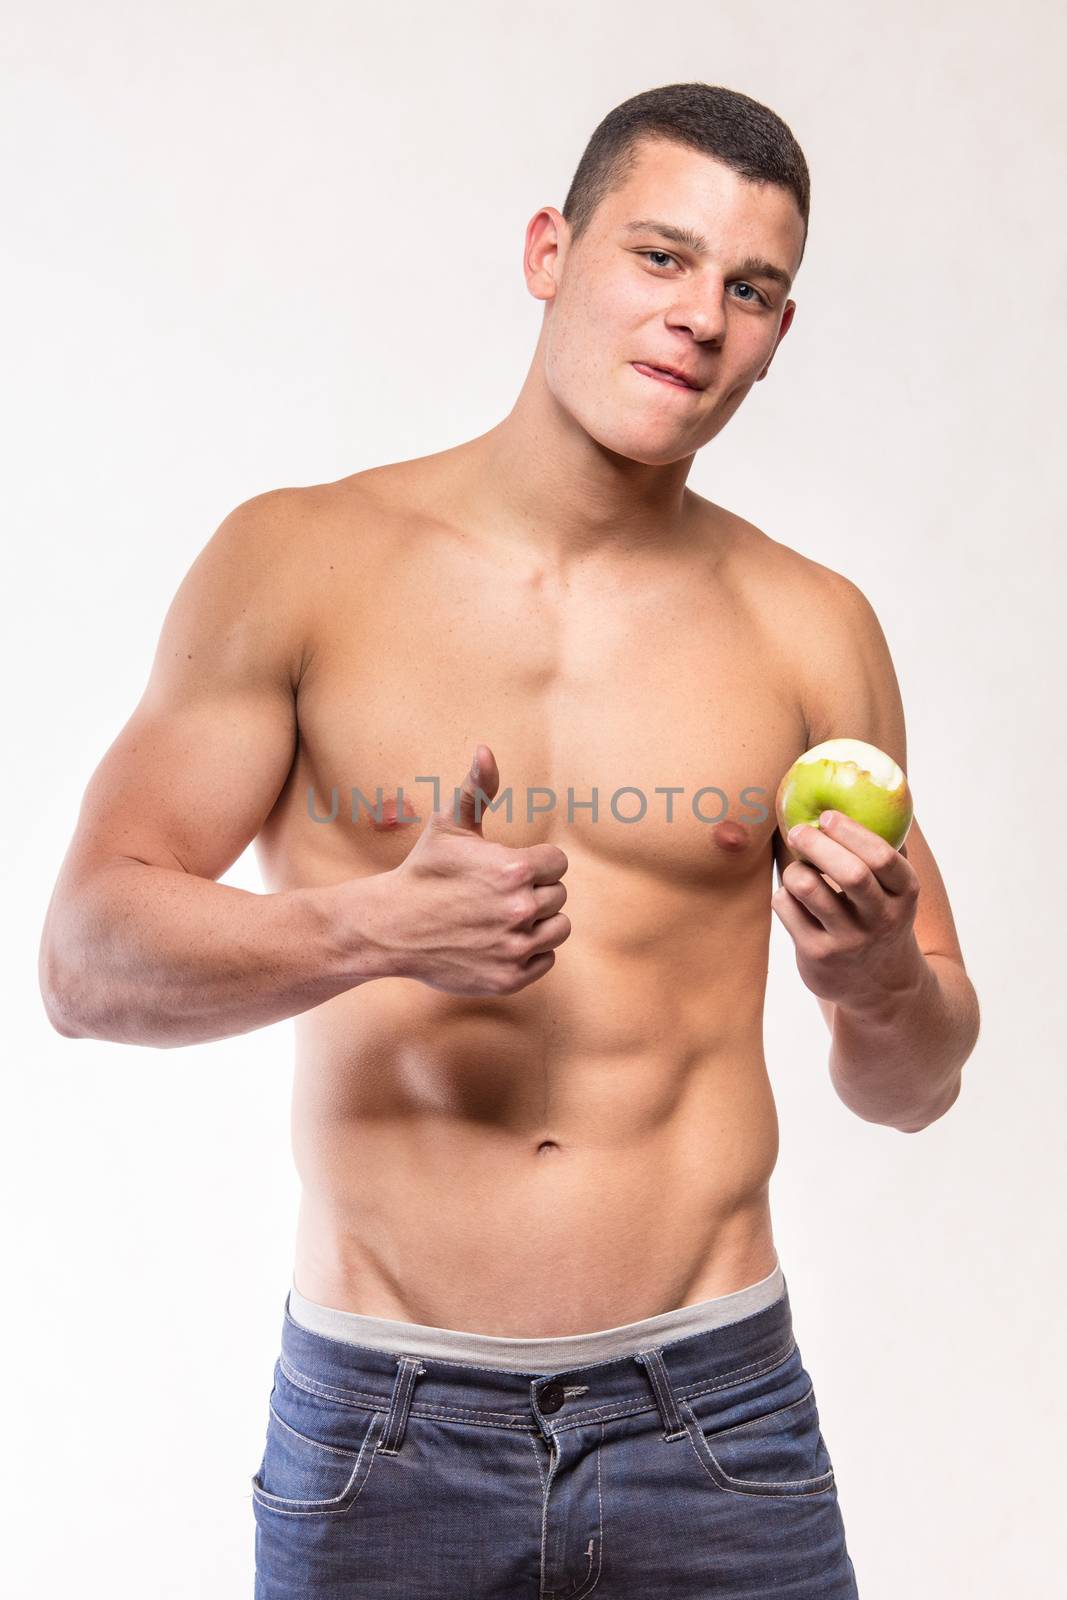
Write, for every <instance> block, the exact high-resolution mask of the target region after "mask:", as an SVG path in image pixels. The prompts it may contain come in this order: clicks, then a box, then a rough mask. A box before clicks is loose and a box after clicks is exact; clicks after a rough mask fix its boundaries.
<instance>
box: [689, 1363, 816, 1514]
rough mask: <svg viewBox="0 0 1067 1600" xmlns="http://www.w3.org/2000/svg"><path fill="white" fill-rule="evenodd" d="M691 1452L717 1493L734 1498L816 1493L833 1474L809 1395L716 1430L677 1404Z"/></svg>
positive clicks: (712, 1422)
mask: <svg viewBox="0 0 1067 1600" xmlns="http://www.w3.org/2000/svg"><path fill="white" fill-rule="evenodd" d="M681 1409H682V1411H683V1412H684V1413H685V1415H686V1426H687V1428H689V1431H690V1436H691V1438H692V1440H693V1444H694V1447H695V1448H696V1450H697V1454H698V1456H699V1457H700V1460H701V1462H702V1464H703V1465H704V1467H705V1469H706V1470H707V1472H708V1474H709V1476H710V1477H711V1478H712V1479H713V1480H714V1482H715V1483H717V1484H718V1486H719V1488H720V1489H725V1490H729V1491H730V1492H732V1493H734V1494H761V1495H793V1494H822V1493H824V1492H825V1491H826V1490H827V1489H832V1488H833V1486H834V1469H833V1463H832V1462H831V1460H830V1454H829V1451H828V1450H827V1448H826V1441H825V1440H824V1439H823V1436H822V1431H821V1429H820V1426H819V1409H818V1406H817V1405H816V1402H815V1391H814V1389H813V1388H812V1387H811V1386H810V1385H809V1387H808V1389H807V1390H806V1392H805V1393H804V1394H802V1395H801V1396H800V1398H799V1399H798V1400H794V1401H792V1402H791V1403H790V1404H788V1405H782V1406H778V1407H777V1408H776V1409H775V1410H773V1411H768V1412H765V1413H764V1414H763V1415H760V1416H755V1417H752V1418H750V1419H749V1420H748V1421H746V1422H740V1423H736V1424H735V1425H734V1426H732V1427H717V1426H716V1424H715V1418H714V1417H711V1418H705V1419H703V1420H701V1418H700V1417H699V1416H698V1414H697V1412H696V1411H695V1410H694V1407H693V1405H692V1404H691V1403H690V1402H689V1401H683V1402H682V1406H681Z"/></svg>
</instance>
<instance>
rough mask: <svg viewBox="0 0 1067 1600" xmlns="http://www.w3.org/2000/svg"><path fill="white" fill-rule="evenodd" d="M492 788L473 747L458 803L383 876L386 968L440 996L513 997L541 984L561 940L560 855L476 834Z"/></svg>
mask: <svg viewBox="0 0 1067 1600" xmlns="http://www.w3.org/2000/svg"><path fill="white" fill-rule="evenodd" d="M499 787H500V773H499V771H498V769H497V764H496V760H495V758H494V756H493V752H492V751H491V750H490V748H489V746H488V745H485V744H480V745H478V746H477V747H476V749H475V751H474V756H473V759H472V761H471V766H470V770H469V771H468V772H467V773H466V775H465V776H464V779H463V782H462V784H461V785H460V786H459V794H458V798H457V803H456V804H455V805H454V806H453V805H449V806H448V808H447V809H445V810H442V809H440V808H438V809H437V810H436V811H434V812H432V813H431V815H430V818H429V820H428V822H427V824H426V826H425V828H424V829H423V830H422V832H421V833H420V835H419V837H418V839H417V840H416V842H415V844H414V846H413V847H412V849H411V851H410V852H409V854H408V855H407V857H406V858H405V860H404V861H402V862H401V864H400V865H399V866H398V867H394V868H393V869H392V872H391V873H390V874H389V876H390V877H392V878H393V879H394V880H395V887H396V894H395V896H390V940H389V942H390V945H391V947H392V949H391V957H392V959H391V961H390V968H391V971H392V972H394V973H395V974H396V975H397V976H399V977H405V978H416V979H417V980H418V981H419V982H421V983H426V984H428V985H429V986H430V988H432V989H441V990H443V991H444V992H445V993H446V994H461V995H477V996H487V995H503V994H516V993H517V992H518V991H519V990H520V989H525V988H526V987H527V985H528V984H531V983H535V982H536V981H537V979H538V978H541V977H544V975H545V973H546V972H548V971H549V970H550V969H551V967H552V966H553V965H554V963H555V960H556V955H555V952H556V947H557V946H558V945H561V944H562V943H563V941H564V939H566V938H568V937H569V935H570V931H571V924H570V918H569V917H566V916H564V915H563V913H562V911H561V909H560V908H561V907H562V905H563V904H564V902H565V900H566V898H567V890H566V888H565V887H564V885H563V884H562V883H561V882H560V879H561V878H562V877H563V874H564V873H565V872H566V870H567V857H566V856H565V855H564V853H563V851H562V850H560V849H558V848H557V847H556V846H555V845H554V844H535V845H530V846H528V847H527V848H525V849H520V850H514V849H510V848H509V847H508V846H507V845H502V844H495V843H493V842H491V841H490V840H488V839H486V838H485V836H484V835H483V833H482V820H481V814H480V812H481V804H480V803H479V790H480V791H481V796H482V797H484V799H483V800H482V802H481V803H484V801H485V800H492V799H493V798H494V797H495V795H496V792H497V790H498V789H499Z"/></svg>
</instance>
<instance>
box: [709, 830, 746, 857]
mask: <svg viewBox="0 0 1067 1600" xmlns="http://www.w3.org/2000/svg"><path fill="white" fill-rule="evenodd" d="M711 836H712V838H713V839H714V840H715V843H716V844H717V845H718V847H719V849H720V850H725V851H727V853H728V854H730V855H736V854H737V852H738V851H739V850H744V849H745V848H746V847H747V845H748V839H749V830H748V828H746V827H745V825H744V823H743V822H717V823H716V824H715V826H714V828H712V830H711Z"/></svg>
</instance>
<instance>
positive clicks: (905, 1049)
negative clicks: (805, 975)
mask: <svg viewBox="0 0 1067 1600" xmlns="http://www.w3.org/2000/svg"><path fill="white" fill-rule="evenodd" d="M920 961H921V963H922V964H921V965H920V966H917V968H916V977H915V982H914V985H912V986H910V987H908V988H906V989H903V990H901V991H899V992H898V993H897V994H895V995H893V996H891V997H887V999H886V1000H885V1002H884V1003H883V1004H882V1005H880V1006H879V1007H877V1008H872V1009H871V1010H869V1011H866V1012H859V1011H851V1010H849V1009H847V1008H846V1007H844V1006H841V1005H839V1006H837V1008H836V1010H835V1012H834V1027H833V1042H832V1044H831V1047H830V1078H831V1080H832V1082H833V1085H834V1088H835V1090H836V1091H837V1094H838V1095H839V1096H840V1098H841V1099H842V1100H843V1101H844V1103H845V1105H846V1106H848V1108H849V1110H850V1111H854V1112H855V1113H856V1115H857V1116H859V1117H862V1118H863V1119H864V1120H865V1121H867V1122H880V1123H884V1124H886V1125H887V1126H889V1127H893V1128H899V1129H901V1130H902V1131H904V1132H908V1133H916V1132H918V1131H919V1130H920V1129H922V1128H925V1127H926V1126H927V1125H928V1124H929V1123H931V1122H934V1121H936V1119H937V1118H938V1117H940V1116H943V1115H944V1113H945V1112H946V1111H947V1110H948V1108H949V1106H951V1105H952V1103H953V1101H954V1100H955V1099H956V1096H957V1095H958V1094H959V1090H960V1082H961V1077H960V1074H961V1069H962V1067H963V1064H964V1062H965V1061H966V1060H967V1057H968V1056H969V1055H970V1053H971V1051H972V1050H973V1049H974V1046H975V1043H976V1041H977V1038H978V1030H979V1026H980V1017H979V1009H978V997H977V995H976V994H975V991H974V986H973V984H972V983H971V981H970V979H969V978H968V977H967V974H966V973H965V972H964V970H963V968H962V967H961V966H960V965H959V963H958V962H956V961H953V960H951V959H950V958H949V957H948V956H939V955H930V956H922V955H921V954H920Z"/></svg>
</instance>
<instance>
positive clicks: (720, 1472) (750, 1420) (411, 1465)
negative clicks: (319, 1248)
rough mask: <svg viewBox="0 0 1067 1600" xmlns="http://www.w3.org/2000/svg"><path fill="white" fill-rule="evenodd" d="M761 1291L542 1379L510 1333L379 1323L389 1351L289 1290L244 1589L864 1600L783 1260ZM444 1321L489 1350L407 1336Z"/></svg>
mask: <svg viewBox="0 0 1067 1600" xmlns="http://www.w3.org/2000/svg"><path fill="white" fill-rule="evenodd" d="M776 1270H777V1271H778V1272H779V1273H780V1268H778V1269H776ZM770 1281H771V1280H766V1279H765V1280H763V1282H764V1284H768V1283H770ZM779 1284H780V1292H779ZM773 1287H774V1292H775V1293H776V1294H777V1298H776V1299H775V1300H774V1301H773V1302H772V1303H771V1304H767V1305H764V1306H763V1307H762V1309H760V1310H758V1311H756V1312H755V1313H754V1314H750V1315H745V1316H741V1317H740V1318H739V1319H738V1320H734V1321H730V1322H727V1323H725V1324H723V1323H719V1324H718V1325H715V1326H708V1327H705V1328H704V1329H703V1331H700V1332H697V1333H690V1334H688V1335H687V1336H684V1337H680V1338H674V1339H671V1338H669V1337H668V1338H665V1337H664V1336H663V1334H664V1328H665V1327H666V1328H667V1329H668V1331H669V1330H670V1328H671V1326H672V1318H673V1319H681V1322H682V1324H683V1325H684V1323H685V1317H686V1315H687V1314H690V1324H689V1325H690V1326H691V1325H692V1324H691V1313H692V1312H693V1311H694V1309H696V1310H697V1311H701V1312H706V1314H707V1316H708V1317H709V1318H713V1316H714V1315H718V1316H720V1317H721V1315H724V1314H726V1311H728V1310H729V1307H728V1305H727V1302H735V1303H736V1304H739V1305H742V1306H743V1305H744V1303H745V1302H744V1299H743V1296H744V1295H745V1294H747V1293H748V1292H749V1291H740V1292H739V1294H738V1295H736V1296H722V1297H719V1299H718V1300H713V1301H706V1302H703V1303H702V1306H701V1307H698V1308H692V1307H689V1308H682V1310H680V1311H679V1312H675V1313H669V1314H667V1316H665V1317H652V1318H649V1319H647V1322H644V1323H629V1324H627V1325H626V1326H625V1327H624V1328H622V1329H616V1330H611V1335H612V1337H611V1339H609V1343H608V1347H609V1348H613V1349H618V1348H626V1349H627V1351H628V1353H627V1354H625V1355H614V1356H611V1357H609V1358H608V1359H600V1360H592V1361H588V1360H586V1361H583V1362H582V1363H581V1364H576V1365H569V1366H566V1367H560V1368H558V1369H556V1370H552V1371H550V1372H548V1374H547V1375H546V1370H545V1368H546V1363H545V1361H544V1360H543V1359H540V1360H539V1361H538V1362H537V1370H536V1371H523V1370H513V1369H512V1368H510V1367H509V1366H507V1365H506V1361H507V1350H508V1348H509V1347H511V1346H512V1345H514V1346H515V1347H516V1348H518V1349H527V1348H531V1346H530V1345H528V1344H526V1342H524V1341H507V1340H503V1339H491V1338H488V1337H486V1336H483V1335H463V1334H459V1333H456V1332H452V1331H451V1330H445V1331H443V1332H442V1331H441V1330H428V1329H426V1328H424V1327H422V1326H417V1325H415V1324H411V1323H396V1322H386V1321H382V1322H381V1323H380V1324H378V1325H379V1326H380V1327H381V1329H382V1330H383V1334H382V1342H383V1343H387V1342H388V1343H391V1345H392V1348H375V1347H373V1346H372V1345H370V1344H360V1343H354V1342H351V1340H350V1339H349V1338H347V1337H346V1338H333V1337H329V1336H327V1335H324V1334H323V1333H322V1332H319V1331H317V1330H315V1329H312V1328H309V1327H307V1326H305V1325H303V1324H301V1323H298V1322H296V1321H294V1320H293V1317H292V1316H291V1315H290V1299H291V1298H293V1297H296V1296H297V1291H296V1289H295V1286H294V1290H293V1297H289V1298H287V1299H286V1303H285V1313H284V1317H283V1322H282V1335H281V1354H280V1356H279V1358H278V1361H277V1363H276V1365H275V1369H274V1387H273V1389H272V1391H271V1395H270V1404H269V1412H268V1423H267V1431H266V1443H265V1448H264V1452H263V1459H262V1461H261V1463H260V1466H259V1470H258V1471H257V1472H256V1474H255V1475H254V1477H253V1479H252V1498H253V1510H254V1516H255V1523H256V1529H255V1556H256V1582H255V1596H256V1600H298V1597H299V1600H342V1597H343V1600H446V1597H447V1600H583V1597H584V1596H586V1595H593V1594H595V1595H596V1596H597V1597H598V1600H659V1597H660V1596H671V1597H672V1600H701V1597H704V1596H707V1597H709V1600H710V1597H715V1600H742V1597H744V1600H756V1597H760V1600H762V1597H764V1596H782V1597H788V1600H856V1597H857V1594H858V1591H857V1588H856V1577H855V1572H854V1570H853V1566H852V1561H851V1559H850V1557H849V1555H848V1552H847V1549H846V1547H845V1532H844V1526H843V1523H842V1518H841V1511H840V1508H839V1506H838V1498H837V1489H836V1485H835V1482H834V1471H833V1467H832V1465H831V1461H830V1456H829V1453H828V1450H827V1446H826V1441H825V1440H824V1438H823V1435H822V1432H821V1430H820V1426H819V1413H818V1408H817V1406H816V1402H815V1394H814V1392H813V1389H812V1382H811V1378H810V1377H809V1375H808V1373H807V1371H806V1370H805V1368H804V1366H803V1364H802V1361H801V1357H800V1351H799V1349H798V1347H797V1344H796V1341H795V1339H794V1337H793V1330H792V1321H791V1317H790V1311H789V1297H788V1293H787V1292H786V1289H785V1281H784V1278H780V1279H775V1283H774V1286H773ZM308 1304H310V1303H308ZM724 1307H725V1308H726V1310H724ZM325 1315H327V1316H329V1317H332V1318H334V1319H338V1326H340V1323H341V1322H343V1321H345V1319H347V1321H348V1322H350V1323H351V1324H352V1325H353V1326H356V1327H358V1328H360V1329H362V1330H365V1329H367V1328H368V1327H372V1326H374V1325H375V1324H377V1322H378V1319H368V1318H362V1317H354V1316H353V1317H348V1314H347V1313H344V1312H339V1311H334V1310H332V1309H328V1308H327V1310H326V1312H325ZM346 1325H347V1324H346ZM673 1326H675V1327H677V1326H678V1323H677V1321H676V1322H675V1323H674V1324H673ZM398 1330H399V1332H400V1337H399V1338H398ZM405 1330H406V1331H407V1334H408V1338H409V1340H410V1344H411V1348H409V1349H407V1350H405V1349H404V1347H403V1346H404V1340H403V1334H404V1331H405ZM643 1330H644V1331H643ZM386 1333H388V1335H389V1338H388V1340H387V1339H386V1337H385V1335H386ZM435 1333H436V1334H438V1335H439V1338H438V1340H437V1342H436V1343H435V1342H434V1340H433V1338H432V1337H431V1336H432V1335H433V1334H435ZM605 1338H608V1335H607V1333H604V1334H601V1333H598V1334H594V1335H581V1336H578V1338H577V1343H576V1341H575V1340H573V1339H562V1340H560V1341H550V1340H541V1341H533V1345H534V1346H539V1347H542V1350H543V1351H544V1352H549V1353H550V1348H549V1347H553V1348H555V1347H557V1346H558V1348H560V1349H562V1350H568V1351H569V1350H572V1349H574V1348H577V1347H581V1348H584V1349H588V1350H589V1351H590V1352H592V1351H594V1350H595V1349H596V1348H598V1345H597V1341H601V1343H600V1345H599V1348H601V1349H603V1348H604V1345H603V1342H602V1341H603V1340H604V1339H605ZM442 1340H445V1341H448V1340H451V1341H453V1349H458V1348H460V1347H461V1345H462V1348H464V1349H465V1350H467V1351H470V1350H471V1349H473V1350H484V1351H486V1352H489V1351H491V1352H492V1364H491V1365H489V1364H486V1365H478V1364H474V1363H472V1362H470V1361H458V1360H452V1359H444V1358H443V1357H442V1356H441V1355H440V1354H437V1355H427V1354H423V1353H420V1349H421V1350H428V1349H435V1350H437V1349H439V1347H440V1344H441V1341H442ZM583 1340H584V1341H586V1343H585V1345H583V1344H582V1341H583ZM398 1347H399V1348H398ZM501 1352H503V1357H502V1355H501Z"/></svg>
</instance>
